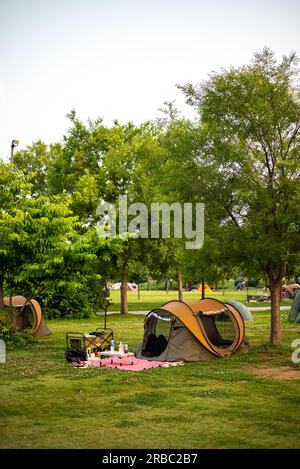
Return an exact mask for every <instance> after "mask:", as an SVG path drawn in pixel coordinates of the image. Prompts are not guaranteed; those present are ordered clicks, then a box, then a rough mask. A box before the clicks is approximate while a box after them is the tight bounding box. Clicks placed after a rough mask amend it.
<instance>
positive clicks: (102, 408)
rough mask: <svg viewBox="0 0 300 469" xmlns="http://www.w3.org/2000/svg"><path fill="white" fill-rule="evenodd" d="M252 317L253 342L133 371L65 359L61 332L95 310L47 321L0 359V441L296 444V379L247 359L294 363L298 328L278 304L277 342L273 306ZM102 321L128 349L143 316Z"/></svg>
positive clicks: (21, 444) (76, 327) (81, 324)
mask: <svg viewBox="0 0 300 469" xmlns="http://www.w3.org/2000/svg"><path fill="white" fill-rule="evenodd" d="M254 317H255V319H254V322H253V323H247V335H248V337H249V339H250V342H251V345H252V347H251V348H250V349H243V350H241V351H240V352H238V353H237V354H235V355H234V356H232V357H231V358H228V359H213V360H209V361H205V362H197V363H186V364H184V366H181V367H171V368H158V369H153V370H147V371H144V372H139V373H133V372H125V371H118V370H109V369H107V370H106V369H103V368H101V369H96V368H94V369H76V368H73V367H72V366H70V365H69V364H67V363H66V361H65V359H64V348H65V333H66V332H67V331H70V330H71V331H91V330H93V329H94V328H95V327H96V326H99V318H93V319H88V320H85V321H83V320H80V321H79V320H78V321H75V320H72V321H71V320H69V321H68V320H60V321H58V320H55V321H54V320H53V321H48V325H49V327H50V329H51V330H52V335H51V336H50V337H48V338H43V339H38V340H36V341H35V342H34V343H33V344H30V345H28V347H27V348H26V349H23V350H11V351H8V360H7V364H6V365H3V364H2V365H0V375H1V380H0V392H1V404H0V409H1V410H0V417H1V419H0V433H1V439H0V447H1V448H136V447H138V448H168V447H169V448H198V447H199V448H212V447H213V448H229V447H233V448H297V447H299V435H298V429H299V427H300V405H299V404H300V395H299V380H290V381H287V380H282V379H270V378H262V377H257V376H256V375H255V374H253V373H252V372H251V371H250V370H249V369H248V367H250V366H252V367H253V366H257V367H268V368H271V367H276V366H281V365H285V366H288V365H290V366H292V363H291V359H290V356H291V345H290V344H291V341H292V340H293V339H295V338H300V327H299V326H297V325H291V324H289V323H288V322H287V313H286V312H283V313H282V322H283V341H282V346H281V348H280V349H274V348H271V347H269V346H267V345H266V344H267V343H268V333H269V322H270V317H269V313H268V312H261V313H254ZM100 325H101V324H100ZM108 326H110V327H112V328H113V330H114V333H115V339H116V341H119V340H121V339H122V340H126V342H127V343H128V344H129V346H130V349H131V350H134V349H135V347H136V346H137V345H138V343H139V342H140V340H141V338H142V334H143V316H134V315H128V316H125V317H121V316H120V315H118V314H116V315H111V316H109V319H108ZM297 367H298V368H297ZM294 368H296V369H299V365H294ZM299 374H300V373H299Z"/></svg>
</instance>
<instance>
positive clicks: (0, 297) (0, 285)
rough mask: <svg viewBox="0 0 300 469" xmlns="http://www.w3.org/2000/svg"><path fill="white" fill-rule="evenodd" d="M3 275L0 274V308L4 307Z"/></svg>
mask: <svg viewBox="0 0 300 469" xmlns="http://www.w3.org/2000/svg"><path fill="white" fill-rule="evenodd" d="M3 283H4V281H3V274H0V308H3V307H4V300H3V298H4V285H3Z"/></svg>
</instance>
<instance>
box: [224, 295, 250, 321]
mask: <svg viewBox="0 0 300 469" xmlns="http://www.w3.org/2000/svg"><path fill="white" fill-rule="evenodd" d="M225 304H226V305H231V306H234V307H235V308H236V309H237V310H238V311H239V312H240V313H241V315H242V316H243V319H244V321H251V322H253V316H252V314H251V313H250V311H249V309H248V308H247V306H245V305H243V303H240V302H239V301H233V300H230V301H226V302H225Z"/></svg>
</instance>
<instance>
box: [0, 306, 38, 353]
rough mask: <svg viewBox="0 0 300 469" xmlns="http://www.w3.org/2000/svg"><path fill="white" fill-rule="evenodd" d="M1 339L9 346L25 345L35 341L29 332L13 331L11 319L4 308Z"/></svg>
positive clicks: (1, 321) (0, 328)
mask: <svg viewBox="0 0 300 469" xmlns="http://www.w3.org/2000/svg"><path fill="white" fill-rule="evenodd" d="M0 339H2V340H3V341H4V342H5V345H6V347H8V348H13V347H24V346H25V345H27V344H28V343H30V342H32V341H33V337H31V336H30V335H28V333H22V332H13V331H12V324H11V320H10V319H9V317H8V315H7V313H6V312H5V311H3V310H0Z"/></svg>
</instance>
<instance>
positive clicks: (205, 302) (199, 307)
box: [136, 298, 245, 361]
mask: <svg viewBox="0 0 300 469" xmlns="http://www.w3.org/2000/svg"><path fill="white" fill-rule="evenodd" d="M244 338H245V325H244V320H243V317H242V315H241V314H240V312H239V311H238V310H237V309H236V308H235V307H234V306H232V305H225V304H224V303H222V302H221V301H219V300H216V299H212V298H205V299H201V300H194V301H186V302H183V301H170V302H168V303H166V304H164V305H163V306H162V307H161V308H159V309H155V310H152V311H150V313H149V314H148V315H147V316H146V317H145V324H144V337H143V341H142V343H141V345H140V347H139V348H138V350H137V352H136V356H137V357H138V358H146V359H147V360H158V361H178V360H185V361H197V360H205V359H207V358H213V357H220V356H229V355H231V354H232V353H233V352H235V351H237V350H238V349H239V348H240V346H241V345H242V344H243V343H244Z"/></svg>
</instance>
